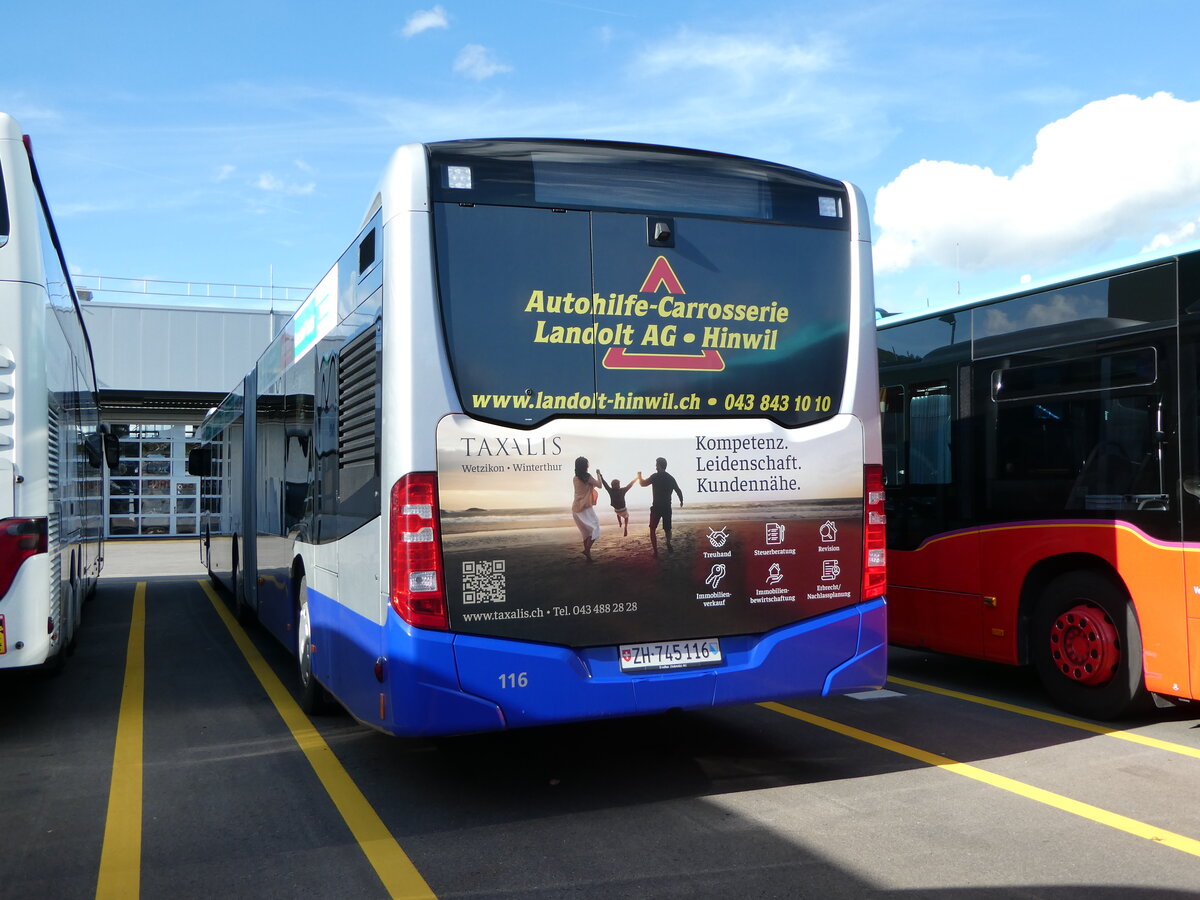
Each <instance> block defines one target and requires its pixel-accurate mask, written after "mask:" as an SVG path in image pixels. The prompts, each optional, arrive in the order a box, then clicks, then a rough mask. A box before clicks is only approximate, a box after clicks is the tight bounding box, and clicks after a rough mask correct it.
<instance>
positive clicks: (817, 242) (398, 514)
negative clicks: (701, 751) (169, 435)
mask: <svg viewBox="0 0 1200 900" xmlns="http://www.w3.org/2000/svg"><path fill="white" fill-rule="evenodd" d="M871 284H872V282H871V258H870V244H869V233H868V221H867V215H866V211H865V204H864V203H863V200H862V197H861V195H860V194H859V192H858V191H857V190H856V189H855V188H854V187H853V186H851V185H849V184H846V183H844V182H840V181H835V180H831V179H828V178H823V177H819V176H816V175H812V174H810V173H807V172H802V171H799V170H796V169H791V168H788V167H785V166H779V165H773V164H770V163H765V162H759V161H755V160H749V159H743V158H738V157H731V156H723V155H717V154H708V153H701V152H697V151H691V150H679V149H671V148H664V147H652V146H642V145H634V144H618V143H604V142H590V141H555V140H547V141H534V140H486V141H459V142H447V143H436V144H428V145H421V144H414V145H409V146H405V147H402V148H400V149H399V150H398V151H397V153H396V154H395V156H394V157H393V159H392V161H391V164H390V166H389V168H388V169H387V172H386V174H385V176H384V178H383V181H382V184H381V185H380V187H379V189H378V192H377V193H376V195H375V197H374V200H373V202H372V203H371V204H370V206H369V208H368V210H367V213H366V216H365V218H364V220H363V224H362V226H361V229H360V231H359V233H358V235H357V237H356V238H355V239H354V241H353V243H352V244H351V245H350V247H349V249H348V250H346V252H345V253H344V254H342V256H341V257H340V258H339V259H338V260H337V262H336V264H335V265H334V266H333V268H332V269H330V270H329V272H328V274H327V275H326V276H325V277H324V278H323V279H322V280H321V282H320V284H319V285H318V286H317V287H316V289H315V290H314V291H313V292H312V294H311V295H310V297H309V298H308V299H307V300H306V301H305V303H304V304H303V305H302V306H301V308H300V309H299V310H298V311H297V312H296V314H295V315H294V317H293V318H292V319H291V320H290V322H289V323H288V324H287V325H286V327H285V328H284V330H283V331H282V333H281V334H280V335H279V336H278V337H277V338H276V339H275V340H274V341H273V342H272V344H271V345H270V346H269V348H268V349H267V350H266V352H265V353H264V354H263V356H262V358H261V359H260V360H259V362H258V364H257V366H256V367H255V368H254V370H253V371H251V372H250V373H249V374H248V375H247V376H246V378H245V379H244V381H243V382H242V383H241V384H240V385H239V386H238V387H237V388H236V389H235V390H234V391H233V392H232V393H230V394H229V396H228V397H227V398H226V399H225V401H224V402H223V403H222V404H221V405H220V406H219V407H218V408H217V409H216V410H215V411H214V412H213V413H212V414H211V415H210V417H209V418H208V420H207V421H206V423H205V424H204V425H203V426H202V429H201V440H202V442H203V443H202V446H201V448H200V449H199V450H198V451H197V452H196V453H194V455H193V457H192V460H191V462H190V466H191V469H192V471H193V473H195V474H200V475H201V476H202V479H203V481H202V495H203V501H202V504H203V506H204V508H205V519H204V524H203V526H202V527H203V535H202V542H203V545H202V546H203V550H202V552H203V554H204V558H205V560H206V561H207V565H208V568H209V571H210V573H211V574H212V576H213V577H214V578H215V579H216V580H218V581H219V582H221V583H222V584H224V585H225V586H226V587H228V588H229V589H230V590H231V591H232V592H233V596H234V598H235V603H236V604H237V606H238V608H239V610H240V611H241V612H242V613H243V614H246V615H253V616H257V618H258V619H259V620H261V622H262V623H263V624H264V625H265V626H266V628H267V629H268V630H270V631H271V632H272V633H273V634H275V635H277V636H278V637H279V638H280V640H282V641H284V642H286V643H287V644H288V645H289V646H291V647H292V648H293V650H294V652H295V653H296V656H297V659H298V666H299V670H300V679H301V684H302V701H303V705H304V706H305V707H306V709H308V710H309V711H315V710H317V709H319V708H320V707H322V706H324V705H326V703H327V702H328V701H329V699H330V696H332V697H333V698H336V700H337V701H338V702H340V703H341V704H342V705H343V706H345V707H346V708H347V709H348V710H349V711H350V712H351V713H352V714H353V715H354V716H356V717H357V718H358V719H360V720H362V721H363V722H366V723H368V724H371V725H373V726H375V727H377V728H379V729H381V730H383V731H387V732H392V733H396V734H435V733H454V732H460V733H461V732H472V731H484V730H489V729H499V728H505V727H516V726H525V725H534V724H539V723H547V722H556V721H565V720H572V719H585V718H595V717H601V716H618V715H632V714H637V713H652V712H657V711H661V710H668V709H673V708H698V707H710V706H713V705H716V704H723V703H741V702H748V701H757V700H762V699H764V698H769V697H779V696H785V695H801V694H807V695H821V694H833V693H840V692H847V691H853V690H860V689H863V688H870V687H873V686H878V685H879V684H881V683H882V681H883V680H884V677H885V654H886V646H885V604H884V592H885V567H884V551H883V541H884V535H883V519H882V515H883V494H882V486H881V481H882V474H881V473H882V469H881V457H880V449H879V431H878V429H879V407H878V402H877V396H878V395H877V379H876V374H877V373H876V369H875V347H874V338H875V329H874V320H873V312H872V310H873V303H872V293H871Z"/></svg>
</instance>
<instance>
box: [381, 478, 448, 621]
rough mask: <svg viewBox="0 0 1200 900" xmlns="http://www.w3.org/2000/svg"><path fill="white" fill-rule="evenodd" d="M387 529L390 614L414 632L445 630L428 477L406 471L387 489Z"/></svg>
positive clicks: (433, 494) (433, 481) (433, 489)
mask: <svg viewBox="0 0 1200 900" xmlns="http://www.w3.org/2000/svg"><path fill="white" fill-rule="evenodd" d="M389 526H390V527H389V531H390V534H391V537H390V540H391V549H390V575H391V603H392V609H394V610H395V611H396V614H397V615H399V616H400V618H402V619H403V620H404V621H405V622H408V623H409V624H410V625H415V626H417V627H418V628H436V629H438V630H439V631H447V630H449V628H450V623H449V619H448V618H447V615H446V591H445V579H444V577H443V568H442V541H441V526H440V522H439V517H438V503H437V476H436V475H435V474H434V473H432V472H411V473H409V474H408V475H405V476H404V477H403V478H401V479H400V480H399V481H397V482H396V483H395V484H394V485H393V486H392V497H391V511H390V517H389Z"/></svg>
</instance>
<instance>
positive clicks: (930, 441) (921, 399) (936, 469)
mask: <svg viewBox="0 0 1200 900" xmlns="http://www.w3.org/2000/svg"><path fill="white" fill-rule="evenodd" d="M908 427H909V445H908V471H907V477H908V482H909V484H949V483H950V386H949V385H948V384H946V383H945V382H941V383H939V384H924V385H916V386H914V387H913V391H912V399H911V400H909V405H908Z"/></svg>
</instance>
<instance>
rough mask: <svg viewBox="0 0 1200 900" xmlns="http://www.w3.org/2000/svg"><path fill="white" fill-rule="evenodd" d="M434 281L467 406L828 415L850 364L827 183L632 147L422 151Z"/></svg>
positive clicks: (505, 415) (845, 251) (520, 419)
mask: <svg viewBox="0 0 1200 900" xmlns="http://www.w3.org/2000/svg"><path fill="white" fill-rule="evenodd" d="M430 163H431V182H432V184H431V189H432V193H433V196H434V199H435V203H434V234H435V242H436V255H437V263H438V287H439V293H440V301H441V308H442V317H443V324H444V327H445V331H446V339H447V342H448V347H449V351H450V360H451V366H452V369H453V372H454V376H455V380H456V383H457V386H458V390H459V395H460V400H461V401H462V404H463V409H464V411H466V412H468V413H471V414H472V415H475V416H476V417H478V418H481V419H486V420H491V421H496V422H502V423H507V424H513V425H523V426H533V425H536V424H538V423H541V422H544V421H545V420H547V419H549V418H552V417H555V416H564V415H566V416H570V415H581V416H656V417H659V416H667V417H674V416H763V417H767V418H771V419H773V420H775V421H777V422H779V423H780V424H783V425H799V424H803V423H807V422H812V421H817V420H819V419H823V418H827V417H828V416H829V415H830V414H831V413H832V412H833V411H834V410H836V409H837V408H838V406H839V403H840V399H841V390H842V385H843V382H844V380H845V366H846V353H847V336H848V327H849V317H850V306H849V305H850V239H849V213H848V211H847V209H846V206H847V203H848V197H847V193H846V189H845V187H844V186H843V185H842V184H841V183H840V182H835V181H830V180H828V179H823V178H820V177H818V176H815V175H810V174H808V173H805V172H800V171H799V170H794V169H787V168H785V167H781V166H775V165H772V164H768V163H758V162H754V161H750V160H744V159H739V158H734V157H721V156H709V155H704V154H698V153H693V152H688V151H673V150H664V149H656V148H647V147H631V146H629V145H607V144H594V143H581V144H572V143H570V142H547V143H532V142H521V141H514V142H499V141H493V142H464V143H452V144H435V145H432V146H431V148H430Z"/></svg>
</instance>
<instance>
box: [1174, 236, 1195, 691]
mask: <svg viewBox="0 0 1200 900" xmlns="http://www.w3.org/2000/svg"><path fill="white" fill-rule="evenodd" d="M1179 302H1180V310H1179V429H1178V433H1179V456H1180V468H1179V474H1180V486H1181V488H1182V490H1181V491H1180V495H1181V496H1180V502H1181V507H1182V512H1183V540H1184V548H1185V552H1184V585H1183V587H1184V594H1185V598H1186V609H1187V642H1188V660H1189V666H1188V669H1189V676H1190V678H1191V690H1190V691H1188V690H1187V689H1186V688H1187V686H1186V685H1181V686H1180V687H1181V688H1183V690H1180V691H1177V692H1176V693H1178V694H1183V695H1190V696H1192V697H1195V696H1196V695H1197V693H1198V692H1200V260H1198V259H1197V257H1196V255H1192V256H1189V257H1184V258H1182V259H1181V260H1180V261H1179Z"/></svg>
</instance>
